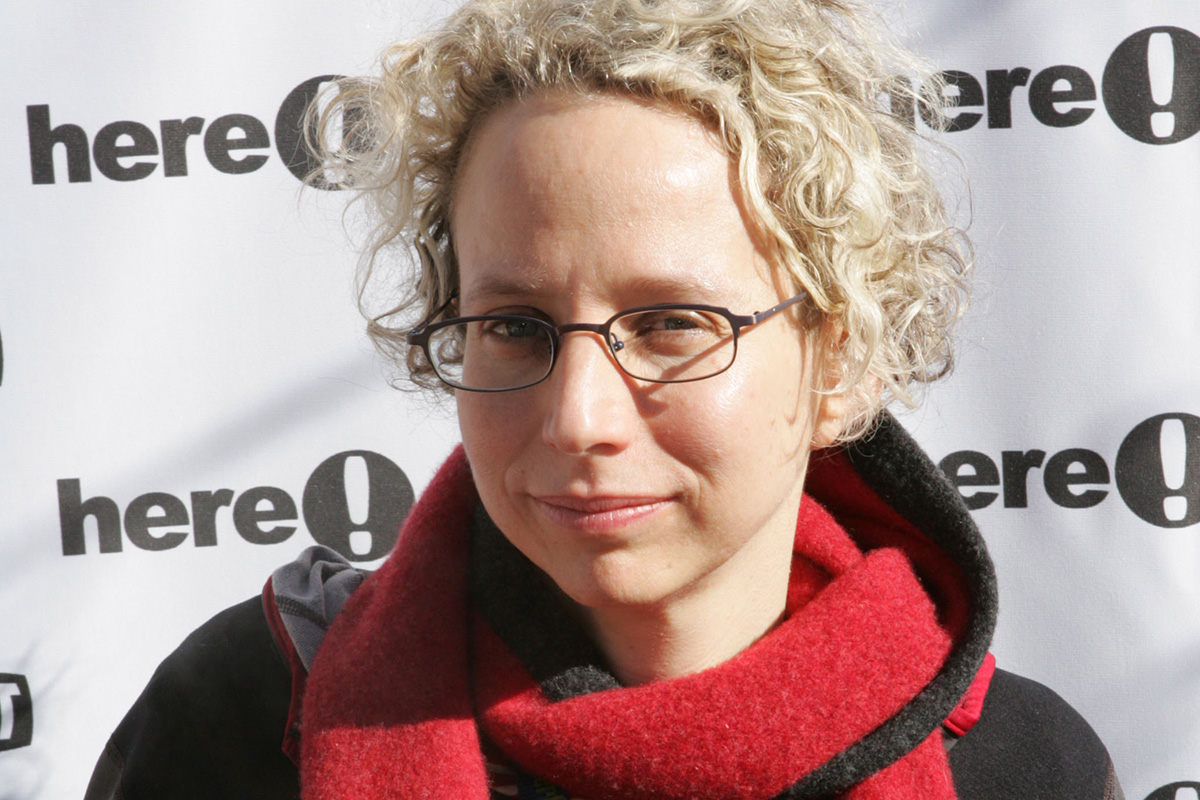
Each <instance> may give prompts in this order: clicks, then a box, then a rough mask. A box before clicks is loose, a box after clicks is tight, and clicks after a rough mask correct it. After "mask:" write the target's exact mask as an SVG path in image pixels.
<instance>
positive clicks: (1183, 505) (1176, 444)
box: [1116, 413, 1200, 528]
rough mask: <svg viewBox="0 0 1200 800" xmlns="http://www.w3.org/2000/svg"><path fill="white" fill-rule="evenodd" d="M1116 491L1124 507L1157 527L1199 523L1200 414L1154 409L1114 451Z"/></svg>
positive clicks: (1183, 526) (1176, 526) (1185, 525)
mask: <svg viewBox="0 0 1200 800" xmlns="http://www.w3.org/2000/svg"><path fill="white" fill-rule="evenodd" d="M1116 479H1117V491H1118V492H1120V493H1121V499H1122V500H1124V501H1125V505H1127V506H1129V510H1130V511H1132V512H1133V513H1135V514H1137V515H1138V516H1139V517H1141V518H1142V519H1144V520H1145V521H1146V522H1149V523H1150V524H1151V525H1157V526H1159V527H1160V528H1185V527H1187V526H1189V525H1195V524H1196V523H1198V522H1200V417H1197V416H1195V415H1193V414H1183V413H1176V414H1159V415H1158V416H1156V417H1151V418H1150V419H1148V420H1146V421H1145V422H1142V423H1140V424H1138V425H1137V426H1136V427H1134V429H1133V430H1131V431H1130V432H1129V435H1128V436H1126V437H1125V440H1124V441H1123V442H1121V447H1120V448H1119V449H1118V450H1117V464H1116Z"/></svg>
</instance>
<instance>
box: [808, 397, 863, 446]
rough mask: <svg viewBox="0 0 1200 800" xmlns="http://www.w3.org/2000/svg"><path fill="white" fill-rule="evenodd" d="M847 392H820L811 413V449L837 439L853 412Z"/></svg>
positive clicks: (831, 442) (852, 405)
mask: <svg viewBox="0 0 1200 800" xmlns="http://www.w3.org/2000/svg"><path fill="white" fill-rule="evenodd" d="M853 408H854V403H853V402H852V401H851V399H850V393H849V392H837V393H833V394H820V395H818V396H817V407H816V409H815V412H814V414H813V432H812V445H811V447H812V449H813V450H819V449H821V448H822V447H829V446H830V445H832V444H833V443H834V442H836V441H837V438H838V436H840V435H841V433H842V431H843V430H845V428H846V422H847V421H848V420H849V419H850V415H851V414H852V413H853Z"/></svg>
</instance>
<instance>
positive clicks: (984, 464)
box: [938, 450, 1000, 511]
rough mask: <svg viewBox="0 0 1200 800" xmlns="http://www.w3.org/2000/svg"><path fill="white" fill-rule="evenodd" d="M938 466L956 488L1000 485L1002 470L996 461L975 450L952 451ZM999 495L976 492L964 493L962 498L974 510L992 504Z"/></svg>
mask: <svg viewBox="0 0 1200 800" xmlns="http://www.w3.org/2000/svg"><path fill="white" fill-rule="evenodd" d="M938 467H940V468H941V470H942V472H944V473H946V477H947V478H949V479H950V482H951V483H953V484H954V486H955V488H956V489H962V487H964V486H999V485H1000V472H999V470H997V469H996V462H995V461H992V460H991V459H990V458H988V457H987V456H986V455H984V454H983V453H980V452H977V451H975V450H959V451H958V452H956V453H951V454H950V455H948V456H946V457H945V458H943V459H942V460H941V461H940V462H939V463H938ZM964 470H967V471H966V472H964ZM999 496H1000V495H999V494H997V493H996V492H975V493H974V494H964V495H963V496H962V499H963V502H964V503H966V504H967V508H969V509H971V510H972V511H974V510H976V509H979V508H986V507H987V506H990V505H991V504H992V503H993V502H994V501H995V500H996V498H997V497H999Z"/></svg>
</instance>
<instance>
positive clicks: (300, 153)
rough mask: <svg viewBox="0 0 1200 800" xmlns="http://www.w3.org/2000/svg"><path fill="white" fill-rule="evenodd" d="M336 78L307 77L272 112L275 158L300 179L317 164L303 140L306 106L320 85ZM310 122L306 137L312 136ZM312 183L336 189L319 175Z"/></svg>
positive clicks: (312, 126)
mask: <svg viewBox="0 0 1200 800" xmlns="http://www.w3.org/2000/svg"><path fill="white" fill-rule="evenodd" d="M340 77H342V76H341V75H320V76H318V77H316V78H309V79H308V80H306V81H305V82H304V83H302V84H300V85H299V86H297V87H296V88H295V89H292V91H290V92H288V96H287V97H285V98H284V99H283V104H282V105H281V106H279V111H278V112H277V113H276V114H275V149H276V150H277V151H278V152H279V157H280V158H282V159H283V163H284V164H285V165H286V166H287V168H288V171H289V172H291V173H292V174H293V175H295V176H296V177H297V178H299V179H300V180H302V181H303V180H308V176H309V175H310V174H312V173H313V172H314V171H315V170H316V169H317V168H318V167H319V166H321V165H320V164H318V163H317V160H316V158H315V157H314V156H313V153H312V151H311V150H310V149H309V147H308V144H307V142H306V141H305V135H304V123H305V115H306V114H307V112H308V106H309V104H311V103H312V101H313V100H315V99H316V97H317V95H318V94H319V93H320V91H321V85H322V84H325V83H328V82H330V81H335V80H337V79H338V78H340ZM310 123H311V124H310V125H309V127H308V136H309V137H313V138H315V136H316V133H317V131H316V120H315V119H313V120H310ZM312 185H313V186H316V187H317V188H319V189H333V188H336V187H335V186H334V185H333V184H331V183H329V182H328V181H326V180H324V179H321V178H318V179H316V180H314V181H313V183H312Z"/></svg>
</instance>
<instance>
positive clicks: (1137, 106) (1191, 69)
mask: <svg viewBox="0 0 1200 800" xmlns="http://www.w3.org/2000/svg"><path fill="white" fill-rule="evenodd" d="M1102 93H1103V95H1104V108H1105V109H1106V110H1107V111H1108V116H1109V117H1111V118H1112V121H1113V122H1114V123H1116V125H1117V127H1118V128H1120V129H1121V130H1122V131H1124V132H1125V133H1126V134H1127V135H1128V136H1130V137H1132V138H1134V139H1137V140H1138V141H1139V142H1145V143H1146V144H1174V143H1175V142H1182V141H1183V140H1184V139H1187V138H1188V137H1190V136H1192V135H1194V134H1195V133H1196V132H1197V131H1200V36H1197V35H1196V34H1194V33H1192V32H1191V31H1188V30H1184V29H1183V28H1176V27H1172V26H1169V25H1162V26H1159V27H1154V28H1146V29H1145V30H1140V31H1138V32H1137V33H1135V34H1133V35H1132V36H1130V37H1129V38H1127V39H1126V40H1125V41H1123V42H1121V43H1120V44H1119V45H1117V49H1116V50H1113V53H1112V55H1111V56H1110V57H1109V59H1108V63H1107V64H1106V65H1105V66H1104V80H1103V86H1102Z"/></svg>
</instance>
